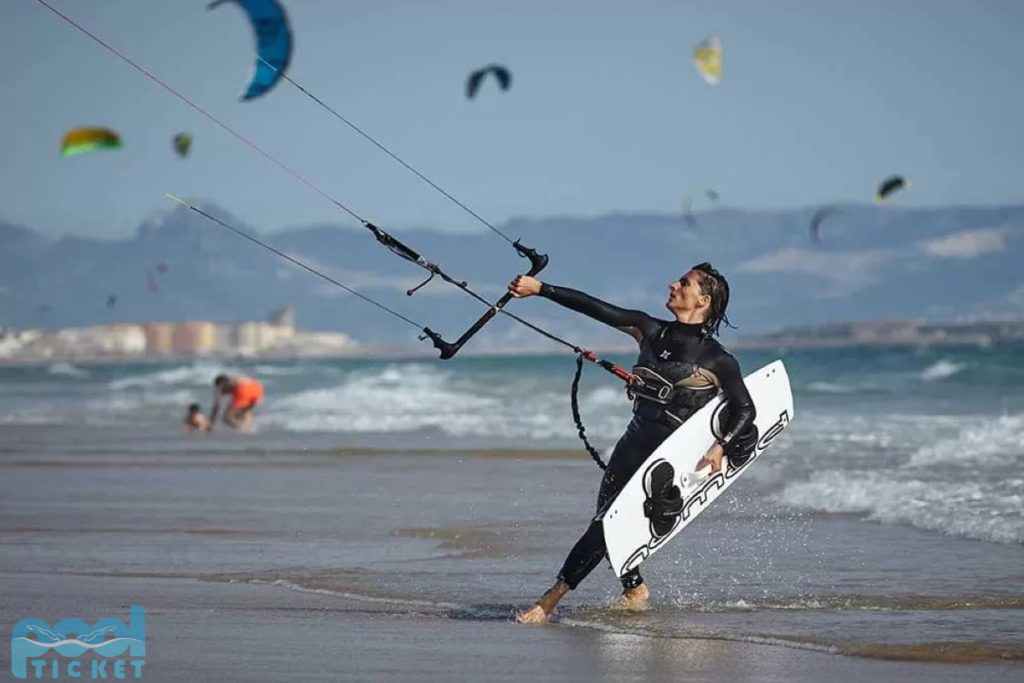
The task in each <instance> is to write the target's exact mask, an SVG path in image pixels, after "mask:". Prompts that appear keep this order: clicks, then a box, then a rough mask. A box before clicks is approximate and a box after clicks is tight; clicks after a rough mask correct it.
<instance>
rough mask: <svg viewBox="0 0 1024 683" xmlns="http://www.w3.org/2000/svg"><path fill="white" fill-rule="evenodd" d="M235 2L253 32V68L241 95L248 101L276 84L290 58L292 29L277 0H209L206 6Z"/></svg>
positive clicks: (211, 7)
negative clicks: (254, 49)
mask: <svg viewBox="0 0 1024 683" xmlns="http://www.w3.org/2000/svg"><path fill="white" fill-rule="evenodd" d="M225 2H237V3H238V4H239V5H241V6H242V9H243V10H245V13H246V14H247V15H248V16H249V21H250V22H251V23H252V28H253V32H254V33H255V34H256V55H257V57H256V70H255V71H254V72H253V75H252V80H251V81H250V82H249V87H248V88H247V89H246V91H245V93H244V94H243V95H242V99H243V100H251V99H254V98H256V97H259V96H260V95H263V94H264V93H266V92H267V91H268V90H270V89H271V88H273V87H274V86H275V85H277V82H278V81H279V80H281V77H282V76H283V75H284V72H285V69H287V68H288V63H289V62H290V61H291V58H292V29H291V26H289V25H288V15H287V14H285V11H284V7H282V6H281V3H280V2H278V0H213V2H211V3H210V4H209V5H207V9H213V8H214V7H217V6H218V5H222V4H224V3H225Z"/></svg>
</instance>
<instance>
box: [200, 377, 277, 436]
mask: <svg viewBox="0 0 1024 683" xmlns="http://www.w3.org/2000/svg"><path fill="white" fill-rule="evenodd" d="M226 396H230V397H231V401H230V403H229V404H228V407H227V410H225V411H224V424H226V425H227V426H229V427H232V428H233V429H237V430H242V431H248V430H249V429H251V428H252V410H253V408H255V407H256V404H258V403H259V402H260V401H262V400H263V384H261V383H260V382H259V381H257V380H255V379H252V378H251V377H228V376H227V375H217V377H215V378H214V380H213V409H212V410H211V411H210V424H209V425H208V426H207V430H210V429H213V425H214V424H215V423H216V422H217V413H219V412H220V402H221V399H223V398H224V397H226Z"/></svg>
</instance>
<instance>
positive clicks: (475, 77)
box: [466, 64, 512, 99]
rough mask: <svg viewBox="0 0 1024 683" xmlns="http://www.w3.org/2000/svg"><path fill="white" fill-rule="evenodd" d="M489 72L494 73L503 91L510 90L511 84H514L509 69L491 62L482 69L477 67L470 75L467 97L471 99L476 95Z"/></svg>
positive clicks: (467, 82) (467, 83) (467, 81)
mask: <svg viewBox="0 0 1024 683" xmlns="http://www.w3.org/2000/svg"><path fill="white" fill-rule="evenodd" d="M487 74H494V77H495V78H496V79H497V81H498V85H500V86H501V89H502V90H503V91H504V90H508V88H509V86H510V85H512V74H511V73H510V72H509V70H508V69H506V68H505V67H503V66H501V65H499V64H491V65H490V66H485V67H484V68H482V69H477V70H476V71H474V72H473V73H471V74H470V75H469V79H467V80H466V97H468V98H469V99H473V98H474V97H476V92H477V90H479V89H480V84H481V83H482V82H483V80H484V76H486V75H487Z"/></svg>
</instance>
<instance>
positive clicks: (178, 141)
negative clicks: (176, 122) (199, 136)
mask: <svg viewBox="0 0 1024 683" xmlns="http://www.w3.org/2000/svg"><path fill="white" fill-rule="evenodd" d="M191 149H192V136H191V135H190V134H188V133H178V134H177V135H175V136H174V151H175V152H177V153H178V156H179V157H182V158H184V157H187V156H188V153H189V150H191Z"/></svg>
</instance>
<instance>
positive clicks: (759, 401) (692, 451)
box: [599, 360, 793, 576]
mask: <svg viewBox="0 0 1024 683" xmlns="http://www.w3.org/2000/svg"><path fill="white" fill-rule="evenodd" d="M743 381H744V383H745V384H746V385H747V391H749V392H750V398H751V399H752V400H753V402H754V406H755V408H756V409H757V416H756V418H755V419H754V424H755V425H756V426H757V439H756V445H755V446H754V450H753V452H752V453H751V455H750V457H749V458H747V459H746V460H745V461H744V462H742V463H740V464H733V463H731V462H728V460H729V458H728V456H726V457H724V458H723V459H722V469H721V471H719V472H716V473H715V474H713V475H707V474H703V473H699V472H695V471H694V468H696V466H697V463H698V462H699V461H700V459H701V458H702V457H703V456H704V454H705V453H707V452H708V449H710V448H711V446H712V445H713V444H714V443H715V435H716V434H719V431H718V430H719V428H720V418H721V412H722V410H723V408H724V407H725V406H726V402H725V400H724V398H723V396H722V395H721V393H720V394H719V396H717V397H716V398H714V399H712V400H711V402H709V403H708V404H707V405H706V406H704V407H703V408H701V409H700V410H698V411H697V412H696V413H695V414H694V415H693V416H691V417H690V419H688V420H687V421H686V422H684V423H683V424H682V425H681V426H680V427H679V428H678V429H676V430H675V431H674V432H672V434H671V435H670V436H669V437H668V438H667V439H665V441H664V442H663V443H662V444H661V445H660V446H658V448H657V449H656V450H655V451H654V453H652V454H651V455H650V457H648V458H647V460H646V461H644V464H643V465H642V466H641V467H640V469H639V470H637V472H636V474H634V475H633V477H632V478H631V479H630V480H629V482H628V483H627V484H626V486H625V487H624V488H623V489H622V491H620V492H619V495H618V496H616V497H615V499H614V500H612V502H611V504H610V505H609V506H608V507H607V508H606V509H605V511H604V513H603V514H602V515H600V517H599V519H600V520H601V522H602V526H603V528H604V540H605V544H606V545H607V547H608V559H609V561H610V562H611V565H612V569H613V570H615V573H616V574H618V575H619V576H622V575H623V574H625V573H626V572H628V571H629V570H631V569H633V568H634V567H637V566H639V565H640V563H641V562H643V561H644V560H646V559H647V558H648V557H650V556H651V555H652V554H653V553H655V552H656V551H657V550H658V549H659V548H661V547H662V546H664V545H665V544H666V543H667V542H668V541H669V540H671V539H672V537H673V536H675V535H676V534H678V533H679V532H680V531H682V530H683V529H685V528H686V526H687V525H688V524H690V522H692V521H693V520H694V519H696V518H697V515H699V514H700V513H701V512H703V511H704V510H705V509H706V508H707V507H708V506H709V505H711V503H713V502H714V501H715V499H716V498H718V496H720V495H721V494H722V492H724V491H725V490H726V489H727V488H729V487H730V486H731V485H732V483H733V482H734V481H736V479H737V478H738V477H739V476H740V475H741V474H743V473H744V472H745V471H746V470H748V469H749V468H750V465H751V464H752V463H753V462H754V461H755V460H757V459H758V458H759V457H760V456H761V454H762V453H763V452H764V451H765V449H766V448H768V446H770V445H771V443H772V441H774V440H775V438H776V437H778V435H779V434H780V433H782V430H783V429H785V428H786V426H787V425H789V423H790V421H791V420H792V419H793V392H792V391H791V390H790V387H789V375H788V374H786V367H785V366H784V365H783V364H782V361H781V360H777V361H775V362H773V363H769V364H768V365H766V366H764V367H763V368H761V369H760V370H757V371H755V372H752V373H750V374H749V375H747V376H746V377H745V378H744V380H743ZM702 474H703V476H702ZM668 478H671V483H672V484H675V485H676V486H678V487H679V489H680V492H681V497H682V501H683V505H682V512H681V513H680V514H679V515H677V516H676V517H675V518H674V519H667V520H666V519H665V518H660V519H658V518H651V517H648V516H647V514H645V507H647V508H648V509H649V508H650V504H649V502H648V501H649V500H650V498H651V496H650V492H651V491H650V489H651V488H652V486H661V485H664V483H665V482H666V481H667V480H668ZM645 503H646V504H647V505H646V506H645Z"/></svg>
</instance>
